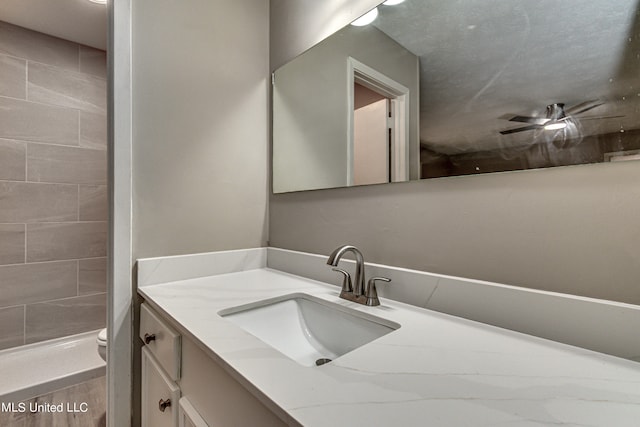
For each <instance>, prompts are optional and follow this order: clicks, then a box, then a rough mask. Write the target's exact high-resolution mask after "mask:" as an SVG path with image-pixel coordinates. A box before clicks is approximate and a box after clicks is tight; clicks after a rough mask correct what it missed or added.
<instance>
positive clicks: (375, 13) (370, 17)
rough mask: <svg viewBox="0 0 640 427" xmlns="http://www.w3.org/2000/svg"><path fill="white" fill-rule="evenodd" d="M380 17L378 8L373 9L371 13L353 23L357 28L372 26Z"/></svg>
mask: <svg viewBox="0 0 640 427" xmlns="http://www.w3.org/2000/svg"><path fill="white" fill-rule="evenodd" d="M377 17H378V8H377V7H376V8H373V9H371V10H370V11H369V12H367V13H365V14H364V15H362V16H361V17H360V18H358V19H356V20H355V21H353V22H352V23H351V25H354V26H356V27H364V26H365V25H369V24H371V23H372V22H373V21H375V20H376V18H377Z"/></svg>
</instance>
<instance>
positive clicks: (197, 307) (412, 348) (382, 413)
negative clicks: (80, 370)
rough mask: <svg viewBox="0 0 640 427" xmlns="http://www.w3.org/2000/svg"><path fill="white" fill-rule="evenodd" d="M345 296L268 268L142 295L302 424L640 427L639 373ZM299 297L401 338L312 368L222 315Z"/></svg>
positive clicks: (632, 367) (553, 346)
mask: <svg viewBox="0 0 640 427" xmlns="http://www.w3.org/2000/svg"><path fill="white" fill-rule="evenodd" d="M338 291H339V289H338V288H337V287H335V286H331V285H326V284H323V283H321V282H318V281H314V280H311V279H306V278H303V277H299V276H294V275H291V274H287V273H282V272H279V271H276V270H272V269H268V268H260V269H255V270H249V271H242V272H237V273H229V274H221V275H216V276H209V277H203V278H196V279H188V280H181V281H175V282H171V283H164V284H156V285H151V286H146V287H144V288H140V289H139V290H138V292H139V293H140V294H141V295H142V296H143V297H144V298H145V299H146V300H147V301H148V302H149V303H150V304H151V305H152V306H153V307H154V308H155V309H157V310H158V311H160V312H161V313H163V314H164V315H166V316H168V317H169V318H170V320H171V321H172V322H173V323H174V324H175V325H176V326H177V327H178V328H179V329H180V330H181V331H182V332H183V333H185V334H186V335H187V336H189V337H191V338H192V339H195V340H196V341H197V342H198V343H199V344H200V346H201V347H202V348H203V349H204V350H205V351H207V353H209V355H210V356H211V357H213V358H214V359H215V360H217V361H218V362H219V363H221V364H223V366H224V367H225V368H226V369H227V370H228V371H229V372H230V373H231V374H232V375H234V376H235V377H236V378H237V379H239V380H240V381H241V382H242V383H244V384H245V385H246V384H249V385H250V387H252V388H253V390H252V392H253V393H254V394H256V393H258V394H260V393H261V394H263V395H265V396H267V397H268V400H270V401H271V402H273V404H275V405H276V406H277V407H273V406H272V407H271V409H272V410H274V411H275V412H276V413H278V415H280V416H281V418H283V419H285V420H287V421H288V422H290V423H291V424H295V423H299V424H300V425H304V426H310V427H311V426H339V425H348V426H387V425H401V426H403V427H404V426H425V425H434V426H435V425H437V426H473V427H476V426H503V425H504V426H507V425H517V426H549V425H573V426H634V427H636V426H637V425H638V420H640V364H639V363H635V362H632V361H629V360H625V359H620V358H616V357H612V356H608V355H604V354H601V353H596V352H593V351H590V350H585V349H581V348H577V347H572V346H568V345H565V344H560V343H556V342H553V341H548V340H544V339H541V338H536V337H532V336H529V335H524V334H520V333H516V332H512V331H508V330H505V329H500V328H496V327H493V326H489V325H485V324H482V323H477V322H473V321H470V320H465V319H461V318H457V317H454V316H450V315H446V314H442V313H438V312H434V311H429V310H425V309H421V308H417V307H413V306H410V305H407V304H403V303H399V302H395V301H390V300H387V299H383V300H382V305H381V306H378V307H365V306H361V305H358V304H355V303H352V302H349V301H345V300H341V299H339V298H338ZM296 292H302V293H306V294H309V295H314V296H316V297H318V298H321V299H325V300H328V301H332V302H336V303H338V304H340V305H343V306H347V307H351V308H353V309H355V310H360V311H364V312H369V313H371V314H374V315H376V316H378V317H382V318H385V319H388V320H391V321H393V322H396V323H399V324H400V325H401V328H400V329H398V330H396V331H394V332H392V333H390V334H387V335H385V336H383V337H381V338H379V339H378V340H376V341H373V342H371V343H369V344H367V345H365V346H363V347H360V348H358V349H356V350H354V351H352V352H350V353H347V354H345V355H344V356H342V357H340V358H337V359H335V360H334V361H333V362H331V363H329V364H326V365H323V366H321V367H305V366H302V365H300V364H298V363H297V362H295V361H293V360H291V359H289V358H288V357H286V356H284V355H283V354H281V353H280V352H278V351H277V350H274V349H273V348H271V347H270V346H268V345H267V344H265V343H263V342H262V341H260V340H259V339H257V338H255V337H254V336H252V335H250V334H249V333H247V332H245V331H244V330H242V329H240V328H239V327H238V326H236V325H234V324H233V323H231V322H230V321H228V320H225V319H223V318H222V317H220V316H219V315H218V314H217V313H218V312H219V311H220V310H223V309H226V308H230V307H235V306H239V305H243V304H247V303H251V302H255V301H259V300H263V299H267V298H274V297H277V296H281V295H287V294H291V293H296ZM594 333H596V332H594ZM599 333H615V331H600V332H599Z"/></svg>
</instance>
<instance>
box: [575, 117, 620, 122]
mask: <svg viewBox="0 0 640 427" xmlns="http://www.w3.org/2000/svg"><path fill="white" fill-rule="evenodd" d="M620 117H626V116H600V117H576V119H578V120H580V121H582V120H602V119H617V118H620Z"/></svg>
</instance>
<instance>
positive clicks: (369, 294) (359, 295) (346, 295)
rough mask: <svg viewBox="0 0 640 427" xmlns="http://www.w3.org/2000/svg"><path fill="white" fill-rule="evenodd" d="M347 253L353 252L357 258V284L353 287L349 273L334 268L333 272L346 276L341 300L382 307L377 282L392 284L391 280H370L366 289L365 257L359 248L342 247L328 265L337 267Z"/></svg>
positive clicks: (334, 253) (329, 260) (383, 278)
mask: <svg viewBox="0 0 640 427" xmlns="http://www.w3.org/2000/svg"><path fill="white" fill-rule="evenodd" d="M347 252H352V253H353V255H354V256H355V258H356V275H355V277H354V280H355V283H354V284H353V286H352V284H351V276H350V275H349V273H348V272H346V271H345V270H342V269H340V268H334V269H333V271H337V272H339V273H341V274H342V275H343V276H344V280H343V282H342V291H341V292H340V298H343V299H346V300H349V301H354V302H357V303H358V304H364V305H380V300H379V299H378V293H377V292H376V284H375V282H376V281H377V280H380V281H385V282H390V281H391V280H390V279H387V278H386V277H374V278H372V279H371V280H369V285H368V286H367V287H366V289H365V286H364V284H365V279H364V257H363V256H362V252H360V250H359V249H358V248H356V247H355V246H352V245H344V246H340V247H339V248H337V249H336V250H334V251H333V252H331V255H329V259H327V264H328V265H330V266H333V267H337V266H338V263H339V262H340V259H342V257H343V256H344V254H345V253H347Z"/></svg>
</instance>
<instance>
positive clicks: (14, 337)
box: [0, 22, 107, 349]
mask: <svg viewBox="0 0 640 427" xmlns="http://www.w3.org/2000/svg"><path fill="white" fill-rule="evenodd" d="M106 124H107V118H106V58H105V53H104V52H103V51H99V50H95V49H92V48H88V47H85V46H81V45H78V44H75V43H71V42H68V41H65V40H61V39H58V38H54V37H50V36H47V35H44V34H40V33H37V32H34V31H30V30H26V29H23V28H20V27H16V26H14V25H10V24H7V23H4V22H0V349H1V348H8V347H14V346H18V345H22V344H28V343H32V342H37V341H42V340H46V339H51V338H56V337H60V336H65V335H70V334H76V333H80V332H85V331H90V330H95V329H99V328H103V327H104V326H105V323H106V295H105V292H106V258H105V257H106V251H107V186H106V183H107V182H106V180H107V156H106V146H107V144H106Z"/></svg>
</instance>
